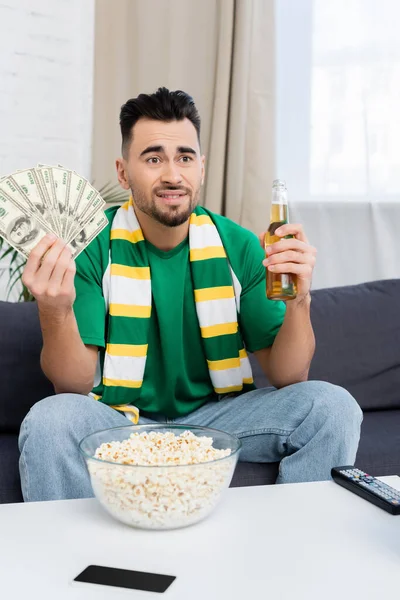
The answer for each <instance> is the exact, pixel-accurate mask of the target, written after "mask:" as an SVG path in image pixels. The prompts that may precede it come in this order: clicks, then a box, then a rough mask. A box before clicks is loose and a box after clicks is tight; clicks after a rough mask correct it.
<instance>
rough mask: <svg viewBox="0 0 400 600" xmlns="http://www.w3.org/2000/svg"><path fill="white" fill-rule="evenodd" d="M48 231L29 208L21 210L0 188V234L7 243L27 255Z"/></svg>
mask: <svg viewBox="0 0 400 600" xmlns="http://www.w3.org/2000/svg"><path fill="white" fill-rule="evenodd" d="M48 233H51V229H50V228H49V227H46V226H44V225H43V224H42V223H40V222H39V221H38V220H36V219H35V218H34V216H33V215H32V214H31V212H30V210H23V209H22V208H21V207H20V206H18V205H17V204H15V202H14V201H13V198H12V197H11V196H9V195H8V194H7V193H6V192H4V191H3V190H0V235H1V237H3V238H4V239H5V240H6V241H7V243H8V244H9V245H10V246H12V247H13V248H14V249H15V250H17V251H18V252H19V253H20V254H22V255H23V256H24V257H25V258H28V257H29V254H30V252H31V250H32V249H33V248H34V247H35V246H36V245H37V244H38V243H39V242H40V240H41V239H42V238H44V236H45V235H46V234H48Z"/></svg>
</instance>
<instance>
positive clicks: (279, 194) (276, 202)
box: [264, 179, 297, 300]
mask: <svg viewBox="0 0 400 600" xmlns="http://www.w3.org/2000/svg"><path fill="white" fill-rule="evenodd" d="M288 222H289V214H288V203H287V189H286V184H285V182H284V181H281V180H280V179H275V181H274V182H273V184H272V201H271V219H270V226H269V228H268V231H267V233H266V234H265V240H264V245H265V250H266V249H267V247H268V246H271V244H274V243H275V242H279V240H281V239H282V238H280V237H279V236H277V235H275V231H276V230H277V229H278V227H280V226H281V225H284V224H285V223H288ZM286 237H287V238H290V237H292V236H291V235H289V236H286ZM296 283H297V280H296V275H292V274H290V273H272V272H271V271H269V269H268V268H267V297H268V298H269V299H270V300H293V299H294V298H296V295H297V289H296Z"/></svg>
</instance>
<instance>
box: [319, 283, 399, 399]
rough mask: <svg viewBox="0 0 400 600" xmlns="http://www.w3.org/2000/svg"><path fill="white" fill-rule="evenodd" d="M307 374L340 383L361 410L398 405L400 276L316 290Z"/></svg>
mask: <svg viewBox="0 0 400 600" xmlns="http://www.w3.org/2000/svg"><path fill="white" fill-rule="evenodd" d="M311 319H312V324H313V327H314V332H315V337H316V341H317V347H316V352H315V356H314V359H313V361H312V365H311V369H310V379H317V380H318V379H321V380H324V381H330V382H331V383H336V384H338V385H341V386H343V387H344V388H346V389H347V390H349V392H351V393H352V394H353V396H354V397H355V398H356V399H357V401H358V402H359V404H360V406H361V407H362V408H363V409H364V410H374V409H385V408H387V409H389V408H400V279H394V280H383V281H374V282H371V283H363V284H360V285H353V286H345V287H337V288H330V289H324V290H316V291H314V292H313V293H312V302H311Z"/></svg>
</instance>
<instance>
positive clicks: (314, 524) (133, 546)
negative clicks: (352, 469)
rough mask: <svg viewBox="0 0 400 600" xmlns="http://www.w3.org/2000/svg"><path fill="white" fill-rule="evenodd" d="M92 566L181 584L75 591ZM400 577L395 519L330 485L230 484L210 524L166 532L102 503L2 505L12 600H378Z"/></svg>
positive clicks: (2, 564)
mask: <svg viewBox="0 0 400 600" xmlns="http://www.w3.org/2000/svg"><path fill="white" fill-rule="evenodd" d="M382 479H383V480H384V481H386V482H387V483H389V484H390V485H392V486H393V487H396V488H397V489H400V478H399V477H384V478H382ZM89 564H98V565H105V566H110V567H118V568H122V569H133V570H139V571H150V572H155V573H165V574H170V575H176V576H177V579H176V580H175V582H174V583H173V584H172V585H171V587H170V588H169V589H168V590H167V592H166V593H165V594H164V595H162V594H151V593H148V592H136V591H129V590H123V589H116V588H108V587H103V586H92V585H89V584H83V583H82V584H71V582H72V580H73V578H74V577H75V576H76V575H77V574H78V573H80V572H81V571H82V570H83V569H84V568H85V567H86V566H88V565H89ZM399 577H400V516H398V517H395V516H391V515H389V514H387V513H385V512H384V511H382V510H380V509H379V508H376V507H375V506H373V505H371V504H369V503H367V502H366V501H365V500H362V499H360V498H358V497H357V496H354V495H353V494H351V493H350V492H348V491H347V490H344V489H343V488H341V487H339V486H338V485H336V484H334V483H333V482H321V483H304V484H290V485H281V486H265V487H264V486H262V487H252V488H249V487H248V488H236V489H230V490H229V491H228V492H227V494H226V496H225V498H224V500H223V502H222V503H221V504H220V506H219V507H218V509H217V510H216V511H215V512H214V513H213V514H212V515H211V516H210V517H209V518H208V519H207V520H205V521H204V522H202V523H199V524H198V525H195V526H192V527H190V528H187V529H181V530H176V531H167V532H146V531H139V530H135V529H131V528H129V527H127V526H125V525H122V524H120V523H118V522H116V521H114V520H113V519H112V518H111V517H109V516H108V515H107V514H106V513H105V512H104V511H103V510H102V508H101V507H100V506H99V505H98V503H97V501H96V500H67V501H60V502H38V503H32V504H6V505H2V506H0V597H1V598H4V599H5V600H6V599H7V600H14V599H16V600H19V599H21V600H22V599H23V600H25V599H27V598H33V599H36V598H40V599H41V600H50V599H51V600H55V599H56V600H64V599H65V598H68V599H76V600H95V599H96V600H110V599H114V598H123V597H125V598H128V597H129V598H131V599H138V600H141V599H143V600H144V599H147V600H150V598H171V599H172V598H174V599H177V600H183V599H185V600H239V599H243V600H259V599H264V598H265V599H271V600H272V599H273V600H278V599H279V600H289V599H290V600H314V599H315V600H331V599H335V600H337V599H338V598H340V600H347V599H352V600H367V599H368V600H369V599H371V600H377V599H378V598H398V597H399V594H400V584H399Z"/></svg>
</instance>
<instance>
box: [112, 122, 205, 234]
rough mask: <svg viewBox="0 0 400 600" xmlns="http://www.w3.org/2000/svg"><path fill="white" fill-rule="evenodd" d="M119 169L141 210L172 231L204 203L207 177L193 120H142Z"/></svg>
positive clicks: (134, 132) (121, 177)
mask: <svg viewBox="0 0 400 600" xmlns="http://www.w3.org/2000/svg"><path fill="white" fill-rule="evenodd" d="M117 169H118V178H119V181H120V183H121V185H122V186H123V187H124V188H125V189H129V188H130V189H131V191H132V195H133V198H134V201H135V206H137V208H139V209H140V210H141V211H142V212H144V213H145V214H146V215H148V216H150V217H151V218H153V219H155V220H156V221H158V222H159V223H161V224H162V225H165V226H167V227H177V226H178V225H182V223H185V222H186V221H187V220H188V219H189V217H190V215H191V213H192V212H193V209H194V208H195V207H196V206H197V204H198V202H199V197H200V187H201V184H202V181H203V178H204V156H200V146H199V142H198V139H197V132H196V129H195V128H194V126H193V124H192V123H191V122H190V121H189V119H184V120H183V121H171V122H169V123H166V122H164V121H155V120H152V119H144V118H142V119H140V120H139V121H138V122H137V123H136V125H135V126H134V128H133V136H132V141H131V144H130V148H129V151H128V149H127V151H126V155H125V157H124V158H123V159H122V160H121V161H120V160H118V161H117Z"/></svg>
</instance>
